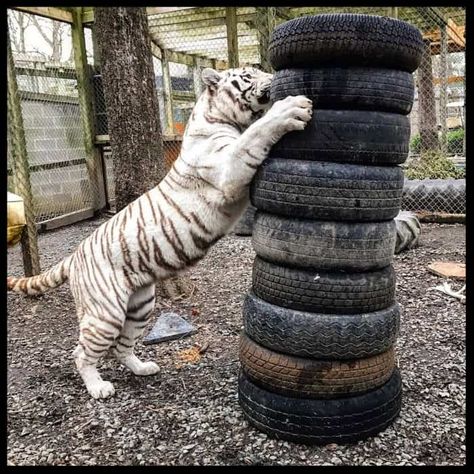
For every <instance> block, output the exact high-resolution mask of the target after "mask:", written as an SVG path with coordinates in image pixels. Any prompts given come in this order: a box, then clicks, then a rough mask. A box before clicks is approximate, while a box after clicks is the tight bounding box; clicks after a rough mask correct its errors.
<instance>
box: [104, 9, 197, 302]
mask: <svg viewBox="0 0 474 474" xmlns="http://www.w3.org/2000/svg"><path fill="white" fill-rule="evenodd" d="M95 34H96V41H97V49H98V53H99V57H100V67H101V72H102V83H103V86H104V96H105V105H106V111H107V120H108V126H109V136H110V145H111V148H112V157H113V166H114V176H115V203H116V211H117V212H118V211H120V210H121V209H123V208H124V207H125V206H127V205H128V204H129V203H130V202H132V201H134V200H135V199H137V198H138V197H140V196H141V195H142V194H143V193H145V192H146V191H148V190H150V189H151V188H153V187H155V186H156V185H157V184H158V183H159V182H160V181H161V180H162V179H163V178H164V177H165V175H166V172H167V170H166V165H165V160H164V154H163V138H162V132H161V125H160V114H159V107H158V98H157V93H156V87H155V74H154V71H153V62H152V54H151V46H150V40H149V36H148V21H147V16H146V10H145V8H143V7H97V8H95ZM192 291H193V285H192V284H191V283H190V282H189V280H188V279H187V278H182V277H181V278H170V279H168V280H166V281H164V282H160V283H159V284H158V294H159V295H160V296H162V297H165V298H173V299H174V298H180V297H183V296H184V297H186V296H188V294H190V293H191V292H192Z"/></svg>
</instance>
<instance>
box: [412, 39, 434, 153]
mask: <svg viewBox="0 0 474 474" xmlns="http://www.w3.org/2000/svg"><path fill="white" fill-rule="evenodd" d="M423 44H424V51H423V56H422V57H421V62H420V66H419V67H418V70H417V72H416V79H417V87H418V129H419V132H420V149H421V151H422V152H423V151H427V150H439V140H438V130H437V126H436V100H435V93H434V84H433V67H432V61H431V43H430V40H429V39H425V40H423Z"/></svg>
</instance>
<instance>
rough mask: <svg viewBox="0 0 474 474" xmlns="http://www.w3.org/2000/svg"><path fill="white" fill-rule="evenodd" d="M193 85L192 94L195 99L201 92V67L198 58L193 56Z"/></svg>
mask: <svg viewBox="0 0 474 474" xmlns="http://www.w3.org/2000/svg"><path fill="white" fill-rule="evenodd" d="M193 85H194V95H195V97H196V101H197V100H198V99H199V96H200V95H201V92H202V81H201V67H200V65H199V58H198V57H195V58H194V66H193Z"/></svg>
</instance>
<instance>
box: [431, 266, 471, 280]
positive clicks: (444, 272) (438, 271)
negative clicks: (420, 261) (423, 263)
mask: <svg viewBox="0 0 474 474" xmlns="http://www.w3.org/2000/svg"><path fill="white" fill-rule="evenodd" d="M428 271H429V272H431V273H433V274H435V275H438V276H441V277H445V278H454V279H455V280H465V279H466V264H465V263H457V262H439V261H437V262H432V263H430V264H429V265H428Z"/></svg>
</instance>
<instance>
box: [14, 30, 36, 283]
mask: <svg viewBox="0 0 474 474" xmlns="http://www.w3.org/2000/svg"><path fill="white" fill-rule="evenodd" d="M7 98H8V121H7V123H8V128H9V132H10V133H9V140H10V151H11V157H12V169H13V178H14V179H13V182H14V188H15V193H16V194H18V195H19V196H21V197H22V198H23V202H24V208H25V220H26V228H25V229H24V231H23V232H22V236H21V251H22V254H23V268H24V271H25V275H26V276H33V275H37V274H39V273H40V272H41V268H40V260H39V252H38V241H37V231H36V223H35V215H34V201H33V193H32V191H31V183H30V168H29V163H28V152H27V149H26V138H25V129H24V124H23V116H22V111H21V101H20V94H19V91H18V84H17V82H16V76H15V63H14V61H13V55H12V51H11V46H10V38H9V35H8V30H7Z"/></svg>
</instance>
